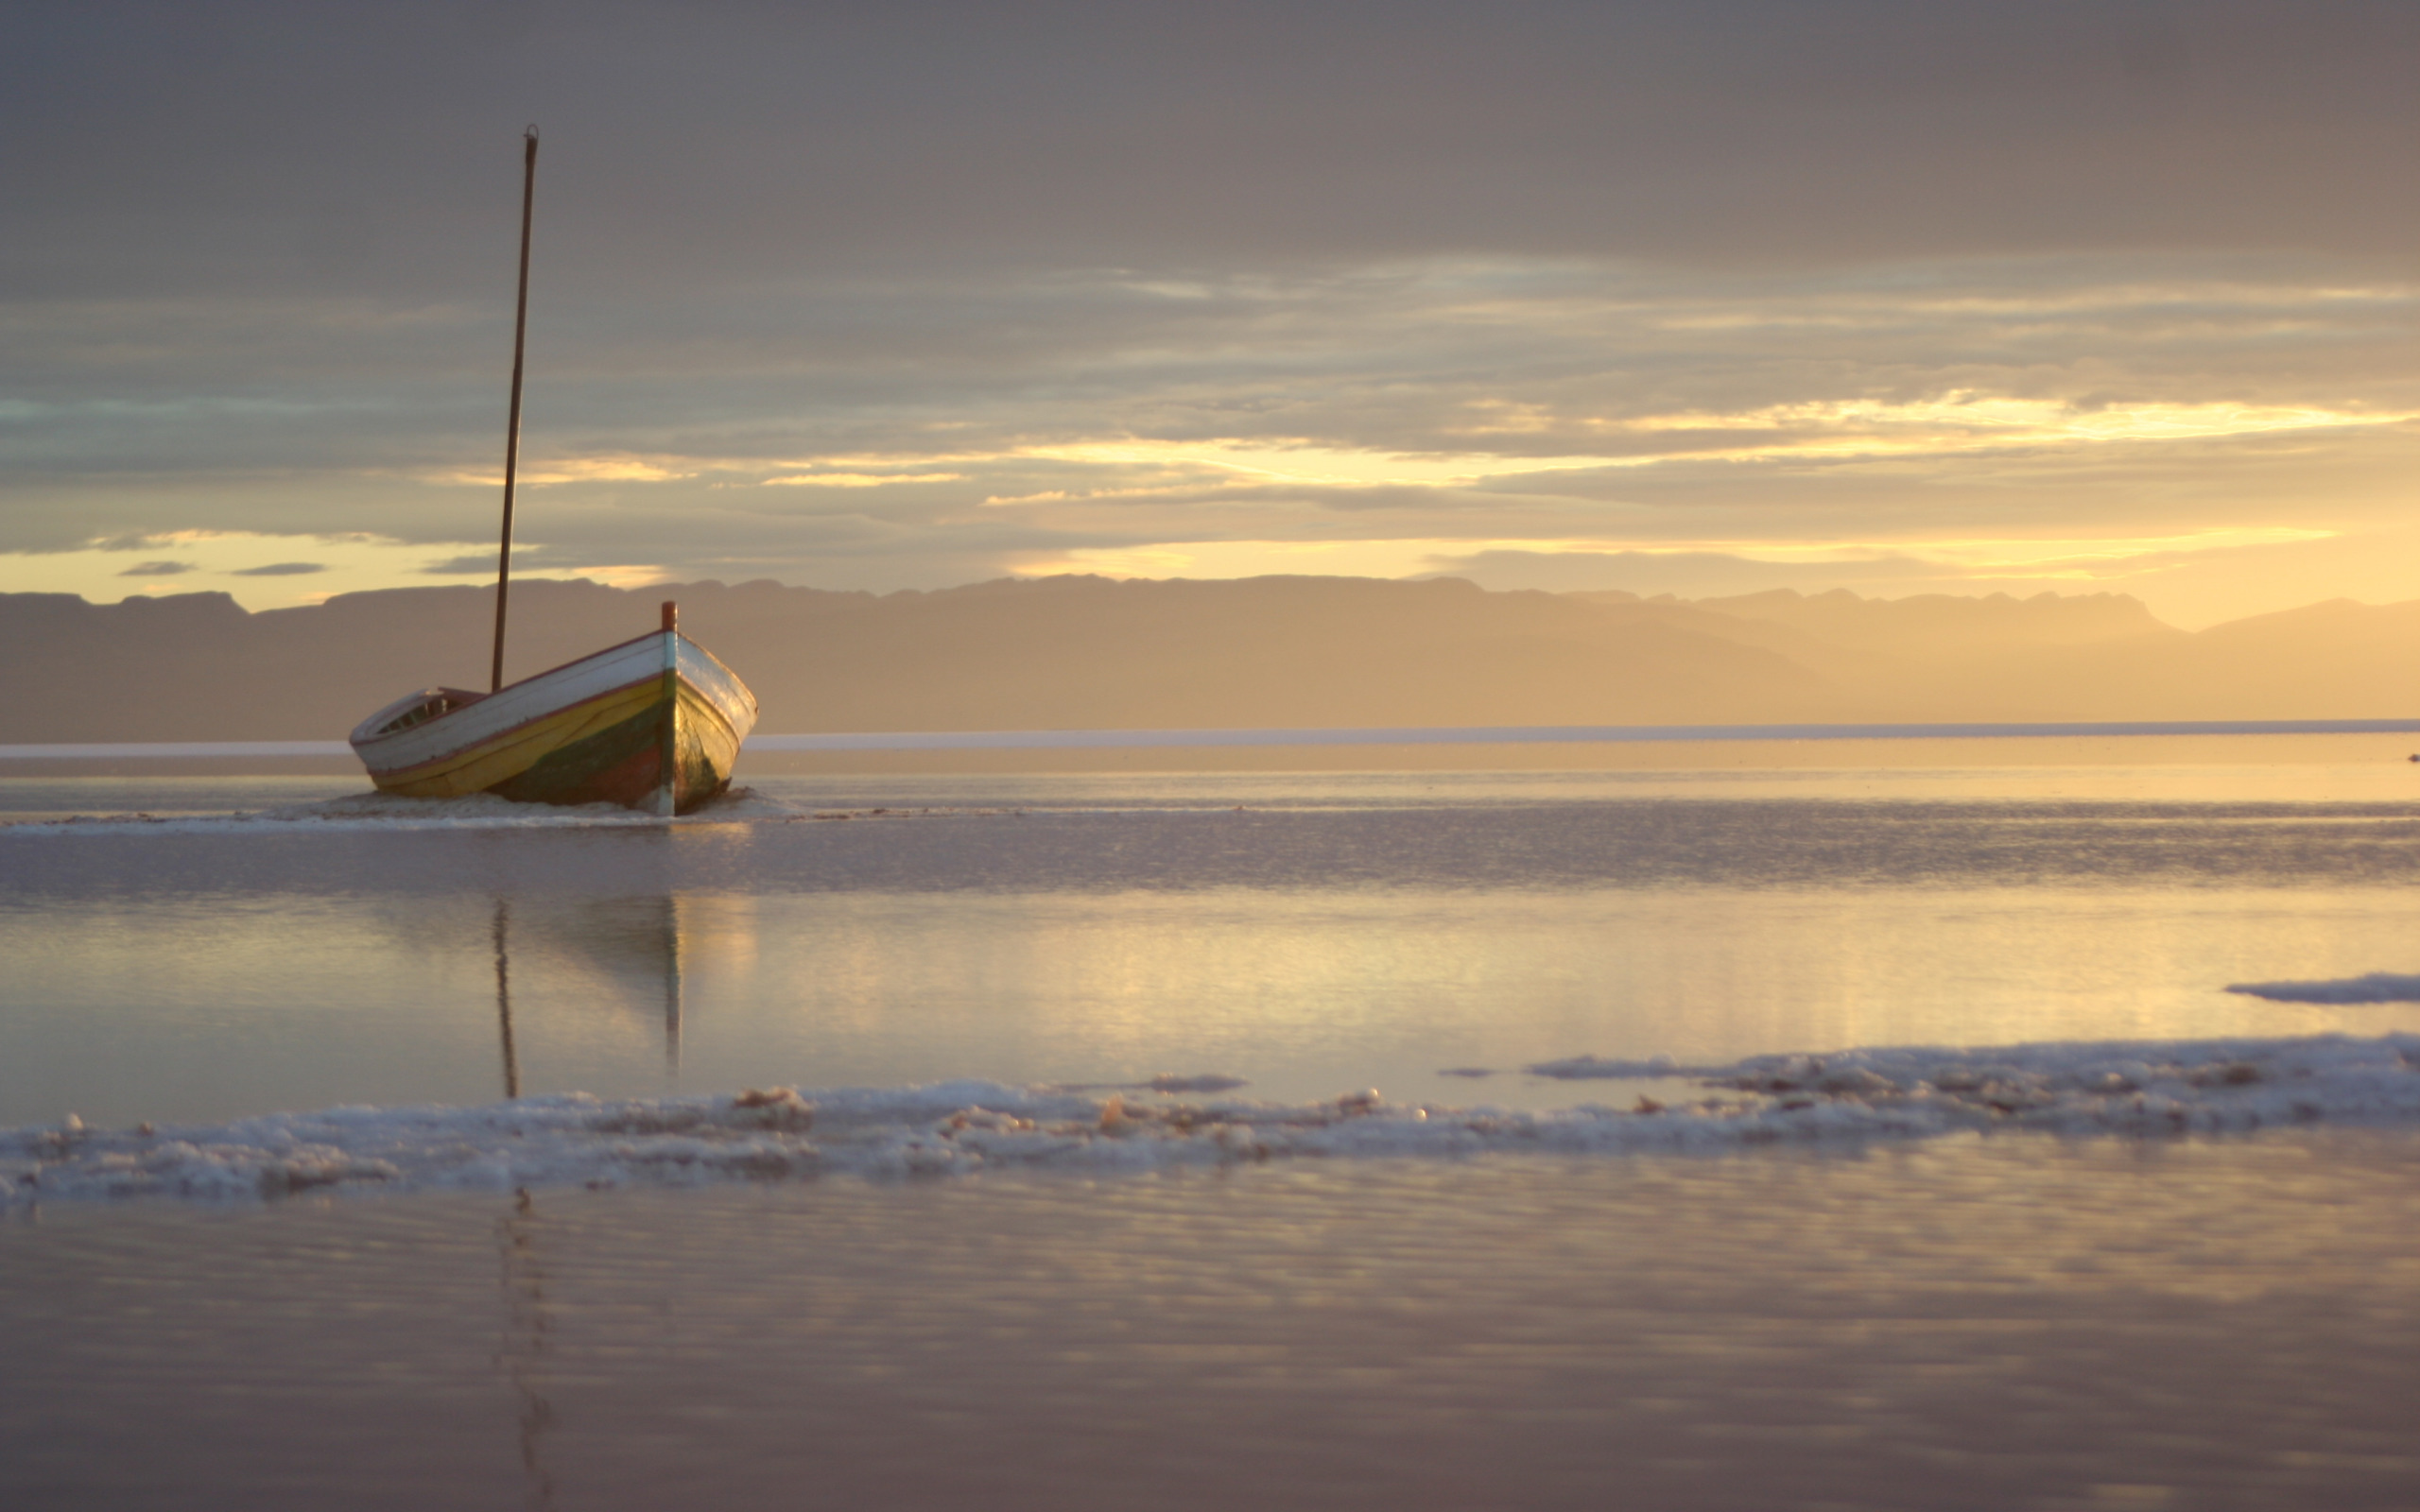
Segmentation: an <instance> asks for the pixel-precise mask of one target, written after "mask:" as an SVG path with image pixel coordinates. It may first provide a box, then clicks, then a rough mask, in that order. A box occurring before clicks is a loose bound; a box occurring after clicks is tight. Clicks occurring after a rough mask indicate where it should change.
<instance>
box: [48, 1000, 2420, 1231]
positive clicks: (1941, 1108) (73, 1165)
mask: <svg viewBox="0 0 2420 1512" xmlns="http://www.w3.org/2000/svg"><path fill="white" fill-rule="evenodd" d="M1649 1068H1656V1069H1652V1070H1651V1069H1649ZM1531 1070H1532V1071H1533V1072H1537V1073H1540V1074H1552V1075H1559V1076H1564V1077H1573V1078H1585V1077H1588V1076H1609V1077H1622V1078H1636V1077H1640V1076H1662V1077H1665V1078H1667V1079H1668V1080H1670V1081H1671V1082H1672V1083H1673V1089H1672V1093H1671V1095H1670V1097H1669V1098H1668V1099H1661V1100H1659V1099H1654V1098H1642V1099H1640V1101H1639V1103H1638V1105H1637V1106H1636V1108H1634V1109H1631V1110H1628V1111H1620V1110H1616V1109H1612V1108H1601V1107H1582V1108H1566V1109H1560V1110H1555V1111H1549V1112H1514V1111H1507V1110H1503V1109H1495V1108H1453V1107H1445V1106H1441V1105H1436V1104H1396V1103H1392V1102H1389V1101H1387V1100H1386V1099H1384V1098H1383V1097H1381V1096H1380V1095H1379V1094H1378V1093H1377V1092H1375V1091H1356V1092H1353V1093H1350V1094H1348V1095H1345V1096H1342V1097H1339V1098H1337V1099H1335V1100H1334V1101H1330V1102H1322V1103H1311V1104H1277V1103H1262V1102H1251V1101H1244V1100H1218V1099H1200V1100H1187V1099H1185V1098H1182V1097H1177V1096H1173V1095H1170V1094H1169V1092H1168V1091H1162V1092H1160V1093H1159V1094H1157V1095H1154V1094H1151V1093H1150V1092H1148V1091H1142V1092H1139V1094H1136V1095H1130V1092H1135V1091H1137V1090H1135V1089H1129V1090H1128V1091H1114V1092H1110V1093H1109V1094H1108V1095H1106V1096H1101V1095H1097V1094H1096V1093H1095V1092H1093V1091H1077V1090H1070V1089H1065V1088H1047V1087H1026V1088H1018V1087H1010V1086H1003V1085H1000V1084H997V1083H993V1082H979V1081H953V1082H940V1083H934V1084H931V1085H927V1086H921V1087H899V1088H859V1089H840V1090H833V1091H815V1092H801V1091H796V1090H794V1089H789V1088H777V1089H772V1090H769V1091H756V1090H752V1091H741V1092H738V1093H726V1094H721V1095H717V1096H707V1097H671V1098H652V1099H632V1100H622V1101H614V1100H607V1099H600V1098H597V1097H593V1096H588V1095H585V1094H571V1095H563V1096H552V1097H533V1098H526V1099H522V1100H519V1101H515V1102H508V1103H499V1104H495V1105H493V1106H489V1107H484V1108H331V1109H327V1110H324V1111H320V1112H312V1113H280V1114H273V1115H268V1116H265V1117H260V1118H252V1119H246V1120H242V1121H240V1122H237V1123H233V1124H227V1125H219V1126H216V1127H185V1128H179V1127H171V1126H162V1127H157V1128H155V1127H153V1126H152V1125H140V1126H138V1127H137V1128H135V1129H132V1130H104V1129H95V1128H90V1127H86V1126H85V1125H83V1124H82V1122H81V1121H80V1120H78V1119H76V1118H74V1117H73V1116H70V1117H69V1118H67V1119H65V1120H63V1121H62V1122H61V1124H58V1125H47V1126H40V1127H31V1128H18V1129H11V1130H8V1131H5V1132H0V1206H19V1207H22V1206H25V1205H27V1204H31V1203H33V1202H36V1201H42V1200H64V1199H78V1198H83V1199H91V1198H130V1197H183V1198H199V1199H231V1198H239V1199H246V1200H252V1199H258V1198H263V1197H277V1196H284V1195H289V1194H295V1193H301V1192H312V1191H344V1192H365V1191H375V1192H418V1191H441V1190H456V1189H469V1190H510V1189H513V1188H516V1187H522V1188H542V1187H563V1186H589V1187H610V1186H621V1185H629V1184H637V1183H653V1184H675V1185H677V1184H691V1185H696V1184H706V1183H715V1182H726V1181H735V1180H790V1179H799V1178H804V1177H817V1176H826V1175H843V1176H853V1177H872V1178H883V1177H911V1176H941V1175H961V1174H971V1173H976V1172H980V1171H985V1170H994V1169H1003V1168H1018V1167H1046V1168H1054V1169H1068V1170H1078V1171H1084V1172H1089V1173H1096V1174H1104V1173H1112V1172H1119V1171H1149V1170H1155V1169H1162V1168H1166V1167H1170V1166H1179V1165H1209V1164H1220V1163H1232V1162H1241V1161H1259V1160H1283V1159H1301V1158H1323V1159H1328V1160H1353V1159H1369V1158H1381V1157H1383V1158H1436V1157H1461V1156H1472V1155H1481V1154H1486V1153H1490V1152H1498V1151H1531V1152H1541V1151H1542V1152H1554V1153H1563V1154H1574V1155H1595V1154H1646V1153H1653V1152H1659V1151H1710V1150H1721V1149H1731V1148H1739V1147H1745V1146H1754V1145H1762V1144H1772V1143H1797V1144H1810V1145H1824V1144H1852V1143H1871V1142H1877V1141H1910V1140H1921V1139H1927V1138H1934V1137H1938V1136H1942V1135H1947V1134H1954V1133H1987V1132H1996V1131H2001V1130H2033V1131H2043V1132H2052V1133H2061V1134H2100V1135H2128V1136H2168V1135H2179V1134H2218V1133H2239V1132H2248V1131H2251V1130H2256V1129H2262V1128H2272V1127H2280V1126H2287V1127H2290V1126H2293V1125H2310V1124H2318V1123H2334V1124H2367V1125H2420V1035H2411V1034H2389V1035H2382V1036H2378V1037H2376V1038H2353V1037H2347V1036H2342V1035H2325V1036H2319V1037H2314V1038H2305V1039H2292V1040H2250V1039H2236V1040H2139V1041H2096V1042H2066V1043H2052V1044H2032V1045H2014V1046H2006V1047H2000V1048H1992V1049H1979V1050H1978V1049H1946V1048H1932V1047H1896V1048H1876V1049H1862V1050H1849V1051H1843V1052H1841V1053H1838V1054H1832V1055H1824V1056H1759V1057H1751V1058H1748V1059H1745V1060H1740V1061H1737V1062H1734V1063H1732V1064H1729V1065H1725V1066H1708V1067H1696V1068H1682V1067H1678V1066H1674V1065H1671V1064H1670V1063H1668V1062H1663V1061H1611V1060H1597V1059H1593V1058H1591V1057H1578V1058H1575V1059H1571V1060H1564V1061H1553V1062H1546V1063H1542V1064H1541V1065H1540V1066H1537V1067H1533V1068H1531ZM1230 1082H1232V1078H1227V1077H1216V1076H1202V1077H1182V1076H1175V1075H1168V1076H1163V1077H1159V1078H1155V1079H1154V1081H1153V1082H1152V1083H1147V1084H1144V1085H1145V1087H1147V1088H1148V1087H1151V1086H1157V1087H1161V1088H1163V1089H1168V1090H1196V1089H1203V1090H1215V1089H1217V1088H1219V1086H1220V1085H1221V1084H1224V1083H1230Z"/></svg>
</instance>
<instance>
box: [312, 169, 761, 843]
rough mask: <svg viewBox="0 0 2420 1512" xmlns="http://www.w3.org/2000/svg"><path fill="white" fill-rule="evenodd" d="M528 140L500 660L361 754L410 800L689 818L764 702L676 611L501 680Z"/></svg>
mask: <svg viewBox="0 0 2420 1512" xmlns="http://www.w3.org/2000/svg"><path fill="white" fill-rule="evenodd" d="M523 142H524V150H523V153H522V179H521V292H520V297H519V302H518V304H517V305H516V307H515V309H514V312H513V324H512V405H511V411H510V418H509V419H508V421H506V425H505V443H504V535H503V543H502V545H501V546H500V548H499V549H498V551H497V555H496V580H495V656H494V659H493V662H491V663H490V665H489V676H488V691H487V692H486V693H469V692H465V691H464V690H462V689H459V688H424V689H423V690H422V691H420V692H418V693H415V694H412V695H410V696H406V697H403V698H398V699H396V700H395V701H394V702H393V703H390V704H389V705H388V706H387V707H386V708H384V709H381V710H379V711H378V712H377V713H374V714H372V715H371V716H370V717H369V718H367V719H365V720H363V721H362V722H361V723H360V725H358V726H357V727H355V728H354V731H353V748H354V750H355V751H357V752H358V753H359V754H360V756H361V760H362V764H363V765H366V766H368V767H369V768H370V779H371V781H372V782H375V783H377V784H378V787H379V788H380V790H381V791H383V792H389V793H400V794H403V795H406V796H407V797H411V798H466V797H468V796H470V795H471V794H473V793H493V794H496V795H497V796H499V797H502V798H509V799H520V800H522V801H525V802H533V803H620V804H625V805H627V806H629V807H631V808H637V809H651V810H653V811H654V812H655V813H658V814H662V815H666V816H669V815H673V814H678V813H683V812H685V811H686V810H689V809H692V808H695V807H696V806H697V805H699V804H700V803H702V802H704V801H705V800H706V799H710V798H712V797H714V796H715V795H716V794H717V793H719V792H721V791H722V790H723V789H724V788H725V787H727V786H728V785H730V782H731V767H732V763H733V762H734V761H735V760H736V759H737V757H738V755H739V746H740V743H741V742H742V741H744V740H746V739H747V738H748V731H749V730H751V729H752V728H754V726H755V723H756V697H755V695H753V694H752V693H750V692H749V691H748V687H747V684H745V683H743V682H741V681H740V680H739V679H738V677H737V675H735V673H734V672H733V671H732V670H731V668H729V667H727V666H724V665H723V664H722V663H721V662H717V661H716V660H715V658H714V656H713V654H712V653H711V652H709V651H707V650H706V648H705V647H704V646H701V645H700V644H697V643H696V642H694V641H689V640H685V639H683V636H682V634H681V631H680V629H679V627H678V626H677V624H676V622H675V619H674V615H673V608H672V606H671V605H669V604H666V605H665V606H664V627H663V628H662V629H661V630H659V631H657V632H656V633H654V634H652V635H642V636H640V637H639V638H638V639H636V640H634V641H625V642H623V643H622V644H619V645H614V646H608V647H606V648H605V649H604V650H602V651H599V652H597V653H596V654H595V655H594V656H585V657H582V658H580V659H579V661H577V662H568V663H566V664H564V665H562V666H559V667H557V668H555V669H554V670H553V671H551V672H542V673H540V674H538V675H537V676H536V677H534V678H524V679H521V680H520V681H518V682H516V683H514V684H512V685H511V686H510V687H506V686H505V682H504V621H505V613H504V611H505V603H506V597H507V594H508V593H509V591H510V588H511V584H512V486H513V477H514V474H515V472H516V471H517V470H518V468H519V466H520V460H521V371H522V352H523V337H524V335H526V333H527V329H528V324H529V211H530V205H531V203H532V201H533V198H534V197H535V194H536V190H537V182H538V129H537V128H536V127H534V126H533V127H531V128H530V129H529V130H528V132H527V135H526V136H525V138H524V139H523Z"/></svg>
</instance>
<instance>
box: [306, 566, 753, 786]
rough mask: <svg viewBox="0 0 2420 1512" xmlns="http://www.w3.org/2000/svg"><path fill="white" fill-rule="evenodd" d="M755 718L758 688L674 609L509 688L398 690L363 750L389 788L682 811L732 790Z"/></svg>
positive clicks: (358, 733)
mask: <svg viewBox="0 0 2420 1512" xmlns="http://www.w3.org/2000/svg"><path fill="white" fill-rule="evenodd" d="M755 724H756V699H755V696H754V695H752V694H751V693H750V692H749V691H748V687H747V684H745V683H743V682H741V681H740V680H739V679H738V677H737V676H736V675H735V674H734V673H733V672H732V670H731V669H730V668H729V667H727V666H724V665H723V664H722V663H721V662H718V661H717V660H715V657H714V653H712V652H710V651H708V650H707V649H706V648H705V647H704V646H701V645H700V644H697V643H696V642H695V641H692V640H689V639H688V638H687V637H685V636H683V634H682V633H681V632H680V630H679V629H678V628H677V627H676V625H675V621H674V616H673V609H672V606H671V605H669V604H666V605H665V606H664V627H663V628H662V629H660V630H658V631H656V632H655V633H654V634H652V635H642V636H640V637H639V638H638V639H637V640H634V641H625V642H623V643H622V644H619V645H616V646H612V647H609V648H607V649H605V650H602V651H599V652H597V653H596V655H594V656H588V657H582V658H581V659H580V660H579V661H577V662H570V663H568V664H566V665H563V666H560V667H557V668H555V669H554V670H553V671H551V672H541V673H540V674H538V675H537V676H536V677H534V678H525V679H522V680H521V681H519V682H516V683H513V684H512V685H510V687H505V688H499V689H497V690H496V691H495V692H493V693H484V694H482V693H469V692H465V691H463V690H461V689H458V688H429V689H426V690H423V692H420V693H415V694H413V695H411V696H408V697H405V698H399V699H397V700H396V701H395V702H393V703H390V704H389V705H388V706H387V707H386V708H384V709H381V710H379V711H378V712H377V713H374V714H372V715H371V716H370V717H369V718H367V719H365V720H363V721H362V722H361V724H360V726H359V727H358V728H356V729H355V730H354V732H353V748H354V750H355V751H356V752H358V753H359V754H360V756H361V760H362V763H363V765H367V766H368V767H369V768H370V778H371V781H372V782H375V783H377V784H378V786H379V787H380V788H381V789H382V790H384V791H386V792H389V793H401V794H405V795H407V796H409V797H413V798H463V797H467V796H468V795H470V794H473V793H493V794H495V795H497V796H498V797H501V798H509V799H520V800H522V801H525V802H533V803H620V804H625V805H627V806H629V807H631V808H640V809H651V810H653V811H654V812H656V813H658V814H673V813H685V812H687V811H688V810H690V809H693V808H695V807H697V806H698V805H699V804H700V803H702V802H704V801H705V800H706V799H710V798H712V797H714V796H715V795H716V794H717V793H719V792H721V791H722V790H723V789H724V788H725V787H727V786H729V785H730V782H731V768H732V764H733V762H734V761H735V760H736V759H737V757H738V755H739V746H740V743H741V742H742V741H744V740H746V739H747V738H748V732H749V730H752V729H753V728H754V727H755Z"/></svg>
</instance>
